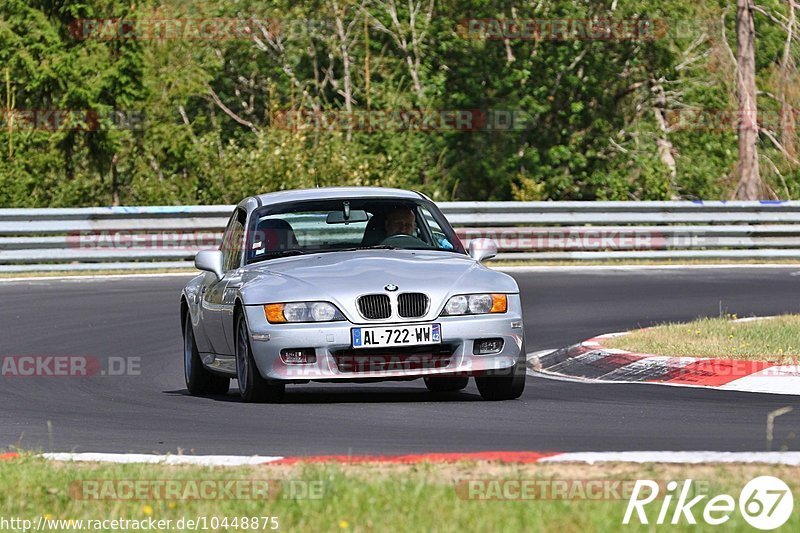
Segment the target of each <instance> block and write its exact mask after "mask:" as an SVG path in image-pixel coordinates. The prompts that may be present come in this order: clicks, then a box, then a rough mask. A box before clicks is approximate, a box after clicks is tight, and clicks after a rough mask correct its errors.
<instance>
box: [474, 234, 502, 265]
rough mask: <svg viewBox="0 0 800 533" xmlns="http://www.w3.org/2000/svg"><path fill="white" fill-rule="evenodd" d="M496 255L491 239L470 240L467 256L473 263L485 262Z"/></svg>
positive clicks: (495, 248) (494, 245)
mask: <svg viewBox="0 0 800 533" xmlns="http://www.w3.org/2000/svg"><path fill="white" fill-rule="evenodd" d="M496 255H497V244H495V242H494V241H493V240H492V239H471V240H470V241H469V256H470V257H471V258H473V259H474V260H475V261H486V260H487V259H491V258H492V257H494V256H496Z"/></svg>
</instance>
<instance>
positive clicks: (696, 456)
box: [0, 451, 800, 467]
mask: <svg viewBox="0 0 800 533" xmlns="http://www.w3.org/2000/svg"><path fill="white" fill-rule="evenodd" d="M19 457H20V456H19V455H18V454H16V453H7V454H0V460H6V461H14V460H16V459H18V458H19ZM42 457H44V458H46V459H49V460H52V461H63V462H92V463H115V464H132V463H147V464H164V465H195V466H222V467H231V466H254V465H294V464H315V463H332V464H369V463H378V464H417V463H453V462H457V461H470V462H499V463H513V464H530V463H584V464H595V463H639V464H641V463H668V464H733V463H739V464H776V465H787V466H800V452H715V451H688V452H675V451H624V452H567V453H559V452H510V451H486V452H471V453H424V454H409V455H312V456H294V457H283V456H259V455H254V456H249V457H248V456H234V455H155V454H152V455H151V454H124V453H45V454H42Z"/></svg>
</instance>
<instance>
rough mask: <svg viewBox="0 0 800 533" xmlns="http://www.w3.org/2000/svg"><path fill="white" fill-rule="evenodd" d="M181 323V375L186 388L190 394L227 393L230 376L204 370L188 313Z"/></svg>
mask: <svg viewBox="0 0 800 533" xmlns="http://www.w3.org/2000/svg"><path fill="white" fill-rule="evenodd" d="M184 322H185V323H184V325H183V377H184V378H185V380H186V388H187V389H188V390H189V394H191V395H192V396H207V395H214V394H227V392H228V389H229V388H230V386H231V380H230V378H226V377H224V376H218V375H217V374H213V373H211V372H209V371H208V370H206V368H205V367H204V366H203V361H201V360H200V353H199V352H198V351H197V343H196V342H195V340H194V330H193V329H192V320H191V318H189V316H188V314H187V316H186V320H185V321H184Z"/></svg>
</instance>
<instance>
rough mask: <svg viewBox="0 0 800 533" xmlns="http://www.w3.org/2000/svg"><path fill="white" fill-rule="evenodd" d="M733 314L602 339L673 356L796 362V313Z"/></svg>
mask: <svg viewBox="0 0 800 533" xmlns="http://www.w3.org/2000/svg"><path fill="white" fill-rule="evenodd" d="M735 318H736V317H735V316H729V317H721V318H701V319H698V320H695V321H694V322H689V323H685V324H676V323H670V324H664V325H661V326H656V327H653V328H648V329H642V330H638V331H633V332H631V333H629V334H627V335H624V336H622V337H616V338H613V339H609V340H607V341H604V343H603V344H604V345H605V346H607V347H609V348H618V349H621V350H628V351H631V352H638V353H647V354H655V355H666V356H676V357H718V358H724V359H748V360H758V361H769V362H776V363H781V362H784V363H785V362H790V363H792V364H796V360H797V358H798V357H800V315H782V316H779V317H775V318H771V319H768V320H753V321H745V322H742V321H736V320H734V319H735Z"/></svg>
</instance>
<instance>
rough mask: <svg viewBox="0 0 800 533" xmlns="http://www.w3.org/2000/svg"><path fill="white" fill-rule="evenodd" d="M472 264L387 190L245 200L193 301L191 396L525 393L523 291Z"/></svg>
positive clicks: (187, 292) (479, 254)
mask: <svg viewBox="0 0 800 533" xmlns="http://www.w3.org/2000/svg"><path fill="white" fill-rule="evenodd" d="M496 253H497V248H496V245H495V244H494V242H492V241H490V240H486V239H473V240H472V241H471V242H470V245H469V251H467V250H465V249H464V246H463V245H462V244H461V241H459V239H458V237H457V236H456V233H455V231H454V230H453V228H452V227H451V226H450V224H449V223H448V222H447V220H446V219H445V217H444V215H442V213H441V211H439V209H438V208H437V207H436V205H435V204H434V203H433V202H432V201H431V200H430V199H429V198H427V197H426V196H424V195H423V194H420V193H417V192H410V191H404V190H400V189H385V188H377V187H341V188H339V187H336V188H319V189H307V190H294V191H282V192H275V193H270V194H263V195H260V196H252V197H249V198H245V199H244V200H242V201H241V202H240V203H239V205H237V206H236V208H235V209H234V211H233V214H232V215H231V217H230V220H229V221H228V225H227V227H226V228H225V233H224V235H223V238H222V243H221V245H220V247H219V249H218V250H206V251H201V252H199V253H198V254H197V256H196V257H195V266H196V267H197V268H198V269H200V270H203V271H204V272H203V273H202V274H200V275H198V276H197V277H195V278H193V279H192V280H191V281H190V282H189V283H188V284H187V285H186V287H185V288H184V289H183V291H182V293H181V303H180V306H181V324H182V326H183V339H184V374H185V378H186V386H187V388H188V390H189V393H191V394H194V395H213V394H225V393H226V392H227V391H228V388H229V385H230V380H231V379H232V378H235V379H237V380H238V385H239V392H240V394H241V397H242V399H243V400H244V401H247V402H257V401H261V402H263V401H268V402H277V401H280V400H281V398H282V397H283V394H284V391H285V388H286V385H287V384H294V383H307V382H309V381H323V382H371V381H385V380H414V379H419V378H423V379H424V381H425V385H426V386H427V388H428V389H429V390H430V391H432V392H435V393H447V392H455V391H459V390H461V389H463V388H465V387H466V386H467V384H468V383H469V378H470V377H474V378H475V382H476V384H477V387H478V391H479V392H480V394H481V396H482V397H483V398H484V399H487V400H510V399H514V398H518V397H519V396H520V395H521V394H522V391H523V389H524V387H525V346H524V345H525V343H524V335H523V331H524V328H523V323H522V306H521V304H520V295H519V288H518V287H517V283H516V282H515V281H514V279H513V278H511V277H510V276H508V275H506V274H503V273H500V272H496V271H494V270H491V269H489V268H486V267H485V266H483V265H482V264H481V261H483V260H485V259H488V258H491V257H493V256H494V255H495V254H496Z"/></svg>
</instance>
